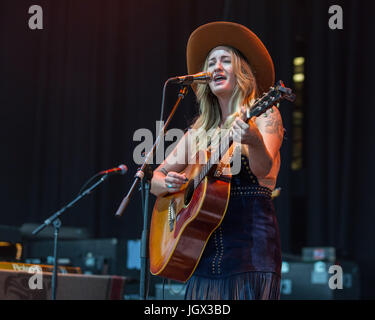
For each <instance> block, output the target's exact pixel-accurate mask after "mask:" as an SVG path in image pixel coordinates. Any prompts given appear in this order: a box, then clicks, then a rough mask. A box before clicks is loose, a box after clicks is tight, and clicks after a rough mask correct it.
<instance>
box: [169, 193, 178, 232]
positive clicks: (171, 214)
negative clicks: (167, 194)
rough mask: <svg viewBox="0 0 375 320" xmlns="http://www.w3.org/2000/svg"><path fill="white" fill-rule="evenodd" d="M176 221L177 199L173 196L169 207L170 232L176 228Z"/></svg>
mask: <svg viewBox="0 0 375 320" xmlns="http://www.w3.org/2000/svg"><path fill="white" fill-rule="evenodd" d="M175 221H176V200H175V199H174V198H172V200H171V202H170V203H169V207H168V223H169V231H170V232H172V231H173V229H174V223H175Z"/></svg>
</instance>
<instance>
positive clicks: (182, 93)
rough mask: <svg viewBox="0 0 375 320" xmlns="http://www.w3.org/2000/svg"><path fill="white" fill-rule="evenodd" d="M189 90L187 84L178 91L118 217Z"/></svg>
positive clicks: (122, 202)
mask: <svg viewBox="0 0 375 320" xmlns="http://www.w3.org/2000/svg"><path fill="white" fill-rule="evenodd" d="M187 91H188V87H187V86H183V87H181V89H180V92H179V93H178V99H177V101H176V103H175V105H174V106H173V109H172V111H171V113H170V115H169V117H168V119H167V121H166V122H165V124H164V126H163V128H162V129H161V130H160V132H159V135H158V137H157V139H156V141H155V143H154V145H153V146H152V148H151V150H150V151H149V152H148V154H147V156H146V158H145V161H144V162H143V164H142V167H141V168H140V169H139V170H138V172H137V174H136V176H135V180H134V182H133V184H132V186H131V187H130V190H129V192H128V194H127V195H126V197H125V198H124V199H123V200H122V201H121V204H120V206H119V208H118V209H117V211H116V214H115V216H116V217H121V216H122V215H123V214H124V211H125V209H126V207H127V206H128V204H129V202H130V198H131V197H132V195H133V193H134V190H135V188H136V186H137V185H138V183H139V181H140V180H142V179H143V176H144V170H145V167H146V166H147V165H148V162H149V161H150V159H151V157H152V156H153V154H154V151H155V150H156V148H157V147H158V146H159V143H160V139H161V137H162V136H164V132H165V128H166V127H167V126H168V125H169V123H170V122H171V120H172V118H173V115H174V114H175V112H176V110H177V107H178V105H179V104H180V102H181V100H182V99H184V98H185V96H186V94H187Z"/></svg>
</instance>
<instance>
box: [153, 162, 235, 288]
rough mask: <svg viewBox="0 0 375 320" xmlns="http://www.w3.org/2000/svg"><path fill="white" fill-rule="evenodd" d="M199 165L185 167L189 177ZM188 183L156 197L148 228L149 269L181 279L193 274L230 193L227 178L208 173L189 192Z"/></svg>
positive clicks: (223, 210)
mask: <svg viewBox="0 0 375 320" xmlns="http://www.w3.org/2000/svg"><path fill="white" fill-rule="evenodd" d="M201 167H202V165H201V164H194V165H188V166H187V167H186V169H185V170H184V172H185V174H186V176H187V177H188V179H189V181H191V182H192V181H193V179H194V177H195V176H196V175H197V174H198V173H199V171H200V168H201ZM189 185H190V183H186V184H185V185H184V186H183V188H182V190H181V191H180V192H177V193H173V194H167V195H166V196H163V197H158V198H157V200H156V203H155V206H154V210H153V213H152V220H151V228H150V246H149V247H150V270H151V273H152V274H154V275H158V276H162V277H165V278H169V279H173V280H177V281H182V282H185V281H187V280H188V279H189V278H190V277H191V275H192V274H193V272H194V270H195V268H196V266H197V265H198V262H199V260H200V258H201V256H202V253H203V250H204V248H205V246H206V243H207V241H208V239H209V237H210V236H211V234H212V233H213V232H214V231H215V229H216V228H217V227H218V226H219V225H220V223H221V221H222V220H223V218H224V215H225V212H226V210H227V206H228V202H229V194H230V182H227V181H222V180H217V179H216V178H212V177H207V176H206V177H204V179H203V180H202V181H201V182H200V183H199V185H198V186H197V187H196V188H195V191H192V192H189ZM190 189H191V188H190Z"/></svg>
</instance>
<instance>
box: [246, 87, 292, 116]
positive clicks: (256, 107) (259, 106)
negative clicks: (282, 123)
mask: <svg viewBox="0 0 375 320" xmlns="http://www.w3.org/2000/svg"><path fill="white" fill-rule="evenodd" d="M295 98H296V95H295V94H294V93H293V92H292V89H289V88H286V87H285V85H284V83H283V82H282V81H281V80H279V81H278V82H277V83H276V84H275V86H273V87H271V88H270V90H269V91H268V92H265V93H264V94H263V96H261V97H260V98H258V99H256V100H255V102H254V104H253V108H252V109H251V110H248V112H247V114H246V117H247V120H249V119H251V118H252V117H254V116H255V117H259V116H260V115H261V114H263V113H264V112H266V111H267V110H268V109H270V108H272V107H273V106H274V105H275V104H277V107H279V106H278V103H279V102H280V101H281V100H283V99H286V100H288V101H291V102H293V101H294V100H295Z"/></svg>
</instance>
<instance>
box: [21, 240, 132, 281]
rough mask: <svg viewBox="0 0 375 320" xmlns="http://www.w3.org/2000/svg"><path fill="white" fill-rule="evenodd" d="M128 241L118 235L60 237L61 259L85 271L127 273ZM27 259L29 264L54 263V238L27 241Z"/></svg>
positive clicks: (25, 246)
mask: <svg viewBox="0 0 375 320" xmlns="http://www.w3.org/2000/svg"><path fill="white" fill-rule="evenodd" d="M126 244H127V241H126V240H120V239H116V238H110V239H87V240H59V242H58V249H57V256H58V262H59V264H61V262H60V261H66V263H65V265H68V266H77V267H79V268H81V270H82V273H84V274H111V275H125V274H126V273H127V270H126V250H127V245H126ZM23 256H24V260H25V261H28V262H29V263H32V264H33V263H36V264H50V263H51V262H52V263H53V241H52V240H34V241H31V240H29V241H27V242H25V243H24V255H23Z"/></svg>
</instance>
